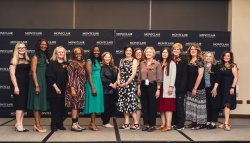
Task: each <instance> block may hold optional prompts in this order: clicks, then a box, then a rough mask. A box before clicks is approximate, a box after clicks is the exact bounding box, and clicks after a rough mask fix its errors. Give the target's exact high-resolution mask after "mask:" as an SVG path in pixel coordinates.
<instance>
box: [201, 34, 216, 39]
mask: <svg viewBox="0 0 250 143" xmlns="http://www.w3.org/2000/svg"><path fill="white" fill-rule="evenodd" d="M199 38H215V34H199Z"/></svg>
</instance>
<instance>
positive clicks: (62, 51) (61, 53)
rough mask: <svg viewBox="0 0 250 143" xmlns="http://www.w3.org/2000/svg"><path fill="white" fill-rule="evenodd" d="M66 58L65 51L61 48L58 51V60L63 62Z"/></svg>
mask: <svg viewBox="0 0 250 143" xmlns="http://www.w3.org/2000/svg"><path fill="white" fill-rule="evenodd" d="M64 56H65V50H64V49H63V48H59V49H58V50H57V51H56V59H59V60H63V59H64Z"/></svg>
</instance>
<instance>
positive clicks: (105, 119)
mask: <svg viewBox="0 0 250 143" xmlns="http://www.w3.org/2000/svg"><path fill="white" fill-rule="evenodd" d="M114 112H115V95H114V94H104V112H103V113H102V114H101V118H102V124H103V125H105V124H108V123H109V120H110V117H111V116H113V115H114Z"/></svg>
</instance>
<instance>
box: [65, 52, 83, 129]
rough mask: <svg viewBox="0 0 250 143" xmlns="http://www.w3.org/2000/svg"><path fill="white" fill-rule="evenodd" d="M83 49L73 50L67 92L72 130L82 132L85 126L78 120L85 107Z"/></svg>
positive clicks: (67, 105)
mask: <svg viewBox="0 0 250 143" xmlns="http://www.w3.org/2000/svg"><path fill="white" fill-rule="evenodd" d="M83 55H84V53H83V49H82V48H80V47H76V48H73V49H72V50H71V60H72V61H71V62H70V63H69V65H68V68H67V70H68V83H67V85H66V92H65V105H66V107H67V108H71V117H72V126H71V130H72V131H75V132H81V131H82V130H85V128H83V127H81V126H80V125H79V122H78V117H79V111H80V110H83V109H84V104H85V93H86V92H85V85H86V71H85V63H84V62H83Z"/></svg>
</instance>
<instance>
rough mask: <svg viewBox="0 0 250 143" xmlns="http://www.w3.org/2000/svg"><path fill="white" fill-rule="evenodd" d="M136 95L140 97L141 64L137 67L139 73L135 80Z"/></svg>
mask: <svg viewBox="0 0 250 143" xmlns="http://www.w3.org/2000/svg"><path fill="white" fill-rule="evenodd" d="M137 94H138V96H141V64H140V66H139V73H138V78H137Z"/></svg>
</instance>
